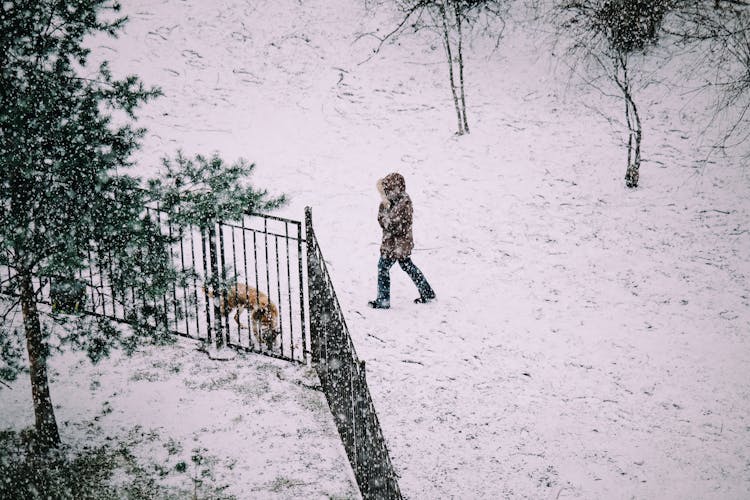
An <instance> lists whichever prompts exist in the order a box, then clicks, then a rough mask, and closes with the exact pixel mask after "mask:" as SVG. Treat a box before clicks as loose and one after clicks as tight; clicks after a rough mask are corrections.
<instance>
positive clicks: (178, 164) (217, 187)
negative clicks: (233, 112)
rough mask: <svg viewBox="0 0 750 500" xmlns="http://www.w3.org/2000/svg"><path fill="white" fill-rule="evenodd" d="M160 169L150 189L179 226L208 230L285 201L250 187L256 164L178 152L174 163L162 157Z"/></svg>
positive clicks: (150, 184)
mask: <svg viewBox="0 0 750 500" xmlns="http://www.w3.org/2000/svg"><path fill="white" fill-rule="evenodd" d="M162 167H163V168H162V170H161V172H160V175H159V177H158V178H156V179H152V180H150V181H149V190H150V191H151V192H152V193H154V194H155V196H156V197H157V198H158V199H159V200H160V208H161V209H162V210H165V211H166V212H167V213H169V214H170V219H171V220H172V221H173V222H176V223H177V224H179V225H182V226H189V225H194V226H197V227H199V228H208V227H209V226H212V225H213V224H216V223H217V222H220V221H222V220H242V216H243V214H245V213H250V212H265V211H269V210H273V209H276V208H278V207H280V206H282V205H283V204H284V203H286V201H287V200H286V197H285V196H283V195H281V196H277V197H271V196H269V194H268V191H267V190H264V189H256V188H254V187H253V186H252V185H250V184H249V183H248V179H249V178H250V176H251V175H252V173H253V170H255V164H254V163H248V162H247V161H246V160H243V159H240V160H238V161H236V162H235V163H233V164H231V165H229V164H227V163H226V162H225V161H224V160H222V159H221V157H220V156H219V155H218V154H213V155H212V156H211V157H206V156H203V155H200V154H199V155H196V156H195V159H189V158H186V157H185V156H184V155H183V154H182V152H178V153H177V156H176V157H175V158H174V160H172V159H170V158H164V159H163V161H162Z"/></svg>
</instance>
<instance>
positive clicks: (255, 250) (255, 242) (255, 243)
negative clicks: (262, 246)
mask: <svg viewBox="0 0 750 500" xmlns="http://www.w3.org/2000/svg"><path fill="white" fill-rule="evenodd" d="M253 260H254V262H253V263H254V265H255V289H256V290H258V291H260V283H258V238H257V237H256V235H255V231H253ZM255 296H256V298H255V300H256V302H257V301H259V300H260V297H258V294H257V293H256V294H255ZM254 326H255V325H254V324H253V320H252V318H251V321H248V327H249V328H250V331H249V335H250V345H252V346H253V350H255V342H253V327H254ZM256 340H258V339H256ZM258 344H259V345H258V350H259V351H262V350H263V348H262V346H260V344H261V342H258Z"/></svg>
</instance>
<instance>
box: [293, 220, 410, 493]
mask: <svg viewBox="0 0 750 500" xmlns="http://www.w3.org/2000/svg"><path fill="white" fill-rule="evenodd" d="M305 228H306V236H307V238H306V239H307V272H308V290H309V291H308V297H309V300H310V332H311V333H310V338H311V341H312V346H311V348H312V360H313V366H314V367H315V369H316V371H317V373H318V377H319V378H320V382H321V385H322V387H323V392H324V393H325V395H326V399H327V400H328V405H329V406H330V408H331V412H332V413H333V416H334V419H335V421H336V426H337V427H338V431H339V435H340V436H341V441H342V442H343V444H344V448H345V449H346V453H347V455H348V457H349V462H350V464H351V466H352V469H353V470H354V475H355V477H356V478H357V483H358V485H359V490H360V492H361V493H362V496H363V498H365V499H371V498H372V499H400V498H402V497H401V492H400V490H399V487H398V481H397V476H396V473H395V471H394V470H393V465H392V464H391V459H390V455H389V454H388V448H387V447H386V444H385V439H384V437H383V433H382V431H381V428H380V424H379V422H378V417H377V414H376V412H375V407H374V405H373V402H372V398H371V396H370V391H369V389H368V387H367V380H366V378H365V363H364V361H360V360H359V359H358V358H357V353H356V351H355V350H354V345H353V344H352V340H351V337H350V336H349V330H348V328H347V326H346V321H345V320H344V315H343V314H342V312H341V307H340V305H339V302H338V299H337V298H336V292H335V290H334V288H333V284H332V283H331V278H330V276H329V275H328V270H327V269H326V265H325V261H324V260H323V256H322V253H321V251H320V246H319V244H318V240H317V239H316V237H315V232H314V230H313V226H312V211H311V210H310V208H306V209H305Z"/></svg>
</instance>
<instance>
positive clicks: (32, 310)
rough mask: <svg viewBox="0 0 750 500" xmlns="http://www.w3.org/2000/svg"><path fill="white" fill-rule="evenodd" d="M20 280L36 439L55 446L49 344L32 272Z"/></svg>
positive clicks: (56, 439)
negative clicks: (45, 338) (39, 309)
mask: <svg viewBox="0 0 750 500" xmlns="http://www.w3.org/2000/svg"><path fill="white" fill-rule="evenodd" d="M19 280H20V292H21V310H22V312H23V326H24V330H25V332H26V348H27V350H28V352H29V373H30V376H31V395H32V397H33V400H34V416H35V420H36V434H37V442H38V443H39V445H40V446H41V447H42V448H43V449H46V448H56V447H57V446H58V445H59V444H60V434H59V432H58V430H57V421H56V420H55V409H54V408H53V406H52V399H51V398H50V394H49V381H48V379H47V346H46V345H45V342H44V338H43V336H42V328H41V324H40V323H39V312H38V311H37V307H36V297H35V294H34V285H33V283H32V281H31V274H30V273H27V272H24V273H21V274H19Z"/></svg>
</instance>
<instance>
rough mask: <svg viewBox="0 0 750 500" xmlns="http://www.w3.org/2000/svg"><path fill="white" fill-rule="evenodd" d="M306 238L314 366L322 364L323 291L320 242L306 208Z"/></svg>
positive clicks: (310, 210) (309, 212)
mask: <svg viewBox="0 0 750 500" xmlns="http://www.w3.org/2000/svg"><path fill="white" fill-rule="evenodd" d="M305 236H306V239H307V300H308V303H309V304H310V351H311V355H312V362H313V366H317V365H319V364H320V332H321V324H320V322H321V317H320V316H321V311H320V303H321V300H320V299H321V294H322V292H323V290H322V289H321V288H322V287H321V281H322V276H320V265H319V263H318V255H317V252H318V242H317V240H316V239H315V232H314V231H313V225H312V208H310V207H305Z"/></svg>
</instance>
